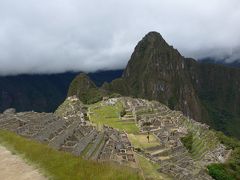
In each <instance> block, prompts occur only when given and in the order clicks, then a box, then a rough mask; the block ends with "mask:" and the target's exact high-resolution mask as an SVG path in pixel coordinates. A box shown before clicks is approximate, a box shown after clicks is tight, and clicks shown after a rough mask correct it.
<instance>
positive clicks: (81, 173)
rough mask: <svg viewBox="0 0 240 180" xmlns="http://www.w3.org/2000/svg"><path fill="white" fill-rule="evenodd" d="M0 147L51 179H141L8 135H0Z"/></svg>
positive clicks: (112, 167) (127, 171) (105, 165)
mask: <svg viewBox="0 0 240 180" xmlns="http://www.w3.org/2000/svg"><path fill="white" fill-rule="evenodd" d="M0 143H1V144H3V145H5V146H7V147H8V148H9V149H10V150H11V151H12V152H14V153H17V154H21V155H24V157H25V158H26V159H27V160H28V161H30V162H31V163H34V164H37V165H38V166H39V167H40V169H42V170H43V171H44V172H45V174H46V175H47V176H50V177H52V179H56V180H67V179H69V180H70V179H71V180H74V179H78V180H79V179H96V178H97V179H103V180H105V179H114V180H115V179H141V178H140V176H139V175H138V174H137V173H136V172H134V171H133V170H130V169H129V168H127V167H117V166H115V165H113V164H107V163H97V162H93V161H86V160H83V159H82V158H80V157H76V156H73V155H71V154H69V153H65V152H60V151H57V150H54V149H52V148H50V147H48V146H47V145H44V144H41V143H38V142H35V141H32V140H28V139H25V138H23V137H20V136H18V135H16V134H14V133H11V132H8V131H0Z"/></svg>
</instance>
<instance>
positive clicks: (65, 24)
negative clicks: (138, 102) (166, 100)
mask: <svg viewBox="0 0 240 180" xmlns="http://www.w3.org/2000/svg"><path fill="white" fill-rule="evenodd" d="M149 31H158V32H159V33H161V34H162V36H163V37H164V39H165V40H166V41H167V42H168V43H169V44H171V45H173V46H174V47H175V48H177V49H178V50H179V51H180V52H181V54H182V55H184V56H186V57H194V58H198V59H199V58H204V57H207V56H211V57H217V58H221V57H222V56H228V57H230V58H229V59H228V60H229V61H231V60H234V59H237V58H240V1H239V0H0V74H1V75H6V74H19V73H56V72H64V71H70V70H73V71H86V72H90V71H91V72H92V71H96V70H106V69H119V68H124V67H125V66H126V64H127V61H128V60H129V57H130V55H131V53H132V51H133V49H134V47H135V45H136V44H137V42H138V41H139V40H141V38H142V37H143V36H144V35H145V34H146V33H148V32H149Z"/></svg>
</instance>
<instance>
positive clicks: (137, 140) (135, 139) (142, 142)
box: [128, 134, 160, 149]
mask: <svg viewBox="0 0 240 180" xmlns="http://www.w3.org/2000/svg"><path fill="white" fill-rule="evenodd" d="M128 138H129V140H130V142H131V143H132V144H133V145H134V147H135V148H142V149H147V148H151V147H155V146H158V145H160V143H159V141H158V140H157V139H156V138H155V136H153V135H151V134H150V135H149V140H150V141H149V143H148V140H147V135H146V134H145V135H144V134H128Z"/></svg>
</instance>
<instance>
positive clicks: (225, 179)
mask: <svg viewBox="0 0 240 180" xmlns="http://www.w3.org/2000/svg"><path fill="white" fill-rule="evenodd" d="M216 134H217V136H218V138H219V140H220V141H221V143H223V144H224V145H225V146H226V147H227V148H229V149H232V150H233V151H232V153H231V156H230V158H229V159H228V160H227V162H226V163H224V164H211V165H209V166H208V170H209V174H210V175H211V176H212V177H213V178H215V179H216V180H232V179H240V142H239V141H238V140H237V139H234V138H231V137H227V136H225V135H224V134H223V133H222V132H217V133H216Z"/></svg>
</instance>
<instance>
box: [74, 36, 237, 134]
mask: <svg viewBox="0 0 240 180" xmlns="http://www.w3.org/2000/svg"><path fill="white" fill-rule="evenodd" d="M70 88H71V87H70ZM102 89H104V90H106V91H108V92H115V93H119V94H122V95H125V96H133V97H139V98H145V99H149V100H157V101H160V102H161V103H164V104H165V105H167V106H168V107H170V108H171V109H174V110H180V111H182V112H183V113H184V114H185V115H186V116H189V117H192V118H194V119H195V120H198V121H201V122H204V123H207V124H209V125H210V126H211V127H213V128H215V129H217V130H221V131H223V132H225V133H226V134H228V135H232V136H235V137H238V138H240V131H239V127H240V108H239V107H240V69H238V68H230V67H226V66H222V65H218V64H209V63H199V62H198V61H196V60H194V59H190V58H185V57H183V56H182V55H181V54H180V53H179V52H178V51H177V50H176V49H174V48H173V47H172V46H170V45H168V43H167V42H166V41H165V40H164V39H163V38H162V36H161V35H160V34H159V33H157V32H150V33H148V34H147V35H146V36H145V37H144V38H143V39H142V40H141V41H140V42H139V43H138V44H137V46H136V47H135V49H134V52H133V54H132V56H131V58H130V60H129V62H128V65H127V67H126V69H125V70H124V73H123V76H122V77H121V78H118V79H115V80H113V81H112V82H111V83H104V84H103V86H102Z"/></svg>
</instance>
